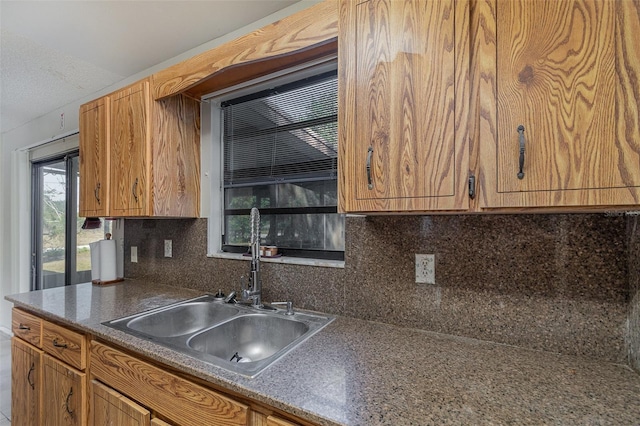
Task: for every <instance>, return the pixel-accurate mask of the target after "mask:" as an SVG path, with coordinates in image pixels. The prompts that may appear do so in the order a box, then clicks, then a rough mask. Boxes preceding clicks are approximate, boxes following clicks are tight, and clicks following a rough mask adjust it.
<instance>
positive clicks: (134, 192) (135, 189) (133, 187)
mask: <svg viewBox="0 0 640 426" xmlns="http://www.w3.org/2000/svg"><path fill="white" fill-rule="evenodd" d="M131 192H132V193H133V198H134V199H135V200H136V204H138V178H136V181H135V182H134V183H133V186H132V187H131Z"/></svg>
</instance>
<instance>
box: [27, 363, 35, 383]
mask: <svg viewBox="0 0 640 426" xmlns="http://www.w3.org/2000/svg"><path fill="white" fill-rule="evenodd" d="M35 369H36V365H35V364H34V363H33V362H32V363H31V368H30V369H29V372H28V373H27V383H29V386H31V389H35V388H36V384H35V383H33V382H32V381H31V373H33V370H35Z"/></svg>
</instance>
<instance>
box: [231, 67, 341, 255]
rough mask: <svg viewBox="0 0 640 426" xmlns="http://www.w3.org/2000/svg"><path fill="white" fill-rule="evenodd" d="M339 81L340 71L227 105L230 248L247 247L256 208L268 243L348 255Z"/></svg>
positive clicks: (292, 250)
mask: <svg viewBox="0 0 640 426" xmlns="http://www.w3.org/2000/svg"><path fill="white" fill-rule="evenodd" d="M337 84H338V83H337V76H336V72H335V70H333V71H329V72H326V73H323V74H319V75H315V76H312V77H308V78H304V79H301V80H297V81H293V82H289V83H287V84H282V85H279V86H277V87H274V88H270V89H268V90H263V91H258V92H254V93H251V94H248V95H244V96H241V97H236V98H234V99H229V100H226V101H224V102H222V103H221V114H222V123H223V124H222V147H223V159H224V161H223V163H224V164H223V188H224V191H223V192H224V195H223V196H224V202H223V210H224V220H223V228H224V230H223V244H222V249H223V251H229V252H246V251H247V246H248V245H249V242H250V229H251V227H250V221H249V214H250V210H251V208H252V207H257V208H258V209H259V210H260V215H261V229H260V235H261V244H262V245H273V246H277V247H278V250H279V252H280V253H282V254H284V255H285V256H295V257H312V258H320V259H336V260H343V259H344V215H341V214H338V213H337V201H338V194H337V155H338V137H337Z"/></svg>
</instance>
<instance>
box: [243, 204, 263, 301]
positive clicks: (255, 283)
mask: <svg viewBox="0 0 640 426" xmlns="http://www.w3.org/2000/svg"><path fill="white" fill-rule="evenodd" d="M250 248H251V269H250V271H249V285H248V287H247V289H245V290H243V291H242V298H243V299H245V300H251V301H252V303H251V304H252V305H253V306H254V307H257V308H261V307H262V279H261V277H260V212H259V211H258V209H257V208H255V207H253V208H252V209H251V243H250Z"/></svg>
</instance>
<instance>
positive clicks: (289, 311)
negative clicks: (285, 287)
mask: <svg viewBox="0 0 640 426" xmlns="http://www.w3.org/2000/svg"><path fill="white" fill-rule="evenodd" d="M271 304H272V305H276V306H277V305H287V312H285V313H284V314H285V315H293V314H295V312H294V311H293V302H292V301H288V302H271Z"/></svg>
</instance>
